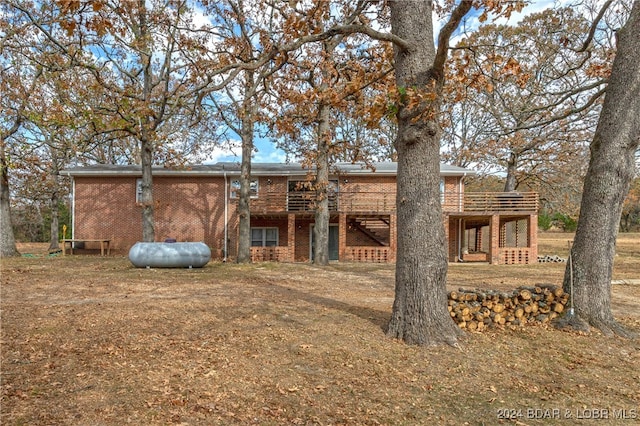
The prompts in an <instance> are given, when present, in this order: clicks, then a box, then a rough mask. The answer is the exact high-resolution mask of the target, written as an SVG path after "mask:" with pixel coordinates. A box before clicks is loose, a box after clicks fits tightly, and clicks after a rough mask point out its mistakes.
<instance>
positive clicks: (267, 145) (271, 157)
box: [205, 0, 570, 163]
mask: <svg viewBox="0 0 640 426" xmlns="http://www.w3.org/2000/svg"><path fill="white" fill-rule="evenodd" d="M569 2H570V0H531V2H530V4H529V5H527V7H525V8H524V9H523V10H522V11H521V12H518V13H514V14H512V15H511V17H510V19H509V20H506V19H504V18H501V19H499V20H497V21H495V23H497V24H511V25H515V24H517V23H518V22H519V21H521V20H522V19H523V18H524V17H525V16H527V15H529V14H532V13H537V12H540V11H542V10H545V9H547V8H550V7H553V6H554V5H556V4H558V5H564V4H568V3H569ZM479 15H480V13H478V12H477V11H475V12H472V13H470V15H469V16H468V17H467V18H466V20H465V25H466V28H467V29H469V28H477V26H478V25H479V21H478V16H479ZM434 23H436V24H435V25H434V27H435V31H436V32H437V31H438V30H439V28H440V26H442V25H444V22H442V21H438V19H437V16H435V15H434ZM436 37H437V35H436ZM454 42H455V40H452V44H453V43H454ZM254 143H255V147H256V153H255V155H254V157H253V160H252V161H253V162H254V163H284V162H286V154H285V152H284V151H282V150H280V149H277V148H276V147H275V146H274V144H273V143H272V142H271V141H269V140H267V139H261V138H257V139H256V141H255V142H254ZM237 144H238V145H237V147H236V148H234V149H228V148H225V147H217V148H215V149H214V150H213V152H212V153H211V154H210V156H209V158H208V159H207V160H206V161H205V163H216V162H219V161H225V162H238V163H239V162H240V161H241V156H240V145H239V144H240V141H239V139H238V141H237Z"/></svg>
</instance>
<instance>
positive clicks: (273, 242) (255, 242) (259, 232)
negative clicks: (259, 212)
mask: <svg viewBox="0 0 640 426" xmlns="http://www.w3.org/2000/svg"><path fill="white" fill-rule="evenodd" d="M277 245H278V228H251V246H252V247H276V246H277Z"/></svg>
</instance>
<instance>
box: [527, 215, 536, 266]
mask: <svg viewBox="0 0 640 426" xmlns="http://www.w3.org/2000/svg"><path fill="white" fill-rule="evenodd" d="M528 225H529V226H528V227H527V230H528V233H529V235H528V237H529V238H528V239H529V242H528V244H529V263H538V215H537V214H532V215H529V223H528Z"/></svg>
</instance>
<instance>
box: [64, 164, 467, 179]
mask: <svg viewBox="0 0 640 426" xmlns="http://www.w3.org/2000/svg"><path fill="white" fill-rule="evenodd" d="M391 164H395V163H391V162H386V163H375V164H373V169H371V168H369V167H366V166H365V165H356V164H351V163H339V164H337V165H335V166H334V167H333V170H332V171H331V174H332V175H341V176H342V175H360V176H368V175H372V174H375V175H376V176H396V175H397V169H396V168H395V167H393V168H392V169H389V168H388V166H389V165H391ZM376 165H378V167H376ZM278 166H280V167H284V168H282V169H278ZM443 166H444V167H443ZM297 167H300V168H299V169H298V168H297ZM449 168H454V169H453V170H452V169H449ZM310 171H311V172H312V171H313V169H304V168H302V166H301V165H299V164H285V163H277V164H276V163H256V164H254V165H252V171H251V175H252V176H305V175H306V174H308V173H309V172H310ZM240 172H241V171H240V166H239V164H237V163H216V164H211V165H193V166H187V167H185V168H182V169H180V168H179V169H168V168H164V167H159V166H156V167H153V168H152V174H153V176H236V175H238V176H239V175H240ZM60 174H61V175H64V176H68V177H98V176H131V177H134V176H135V177H140V176H142V168H141V166H140V165H124V166H117V165H95V166H86V167H77V168H69V169H64V170H61V171H60ZM475 174H476V172H475V171H473V170H469V169H465V168H462V167H457V166H448V165H443V164H441V165H440V176H463V177H464V176H469V175H475Z"/></svg>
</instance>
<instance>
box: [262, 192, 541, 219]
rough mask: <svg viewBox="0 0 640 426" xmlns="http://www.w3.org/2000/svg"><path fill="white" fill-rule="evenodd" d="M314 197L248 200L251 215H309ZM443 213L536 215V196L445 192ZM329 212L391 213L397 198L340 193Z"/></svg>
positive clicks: (331, 197) (268, 195) (289, 195)
mask: <svg viewBox="0 0 640 426" xmlns="http://www.w3.org/2000/svg"><path fill="white" fill-rule="evenodd" d="M314 198H315V194H314V193H313V192H307V191H291V192H288V193H278V192H267V193H260V194H259V195H258V197H257V198H252V199H251V211H252V213H254V214H258V213H263V214H268V213H287V212H291V213H297V212H312V211H314V210H315V208H316V202H315V199H314ZM440 202H441V203H442V209H443V210H444V211H445V212H449V213H452V212H453V213H457V212H459V213H461V212H472V213H490V212H500V213H504V212H536V211H537V210H538V194H537V193H535V192H465V193H457V192H448V193H445V194H441V195H440ZM329 210H331V211H335V212H341V213H377V214H380V213H382V214H384V213H393V212H395V210H396V194H395V193H389V192H379V191H341V192H339V193H332V194H330V195H329Z"/></svg>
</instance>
